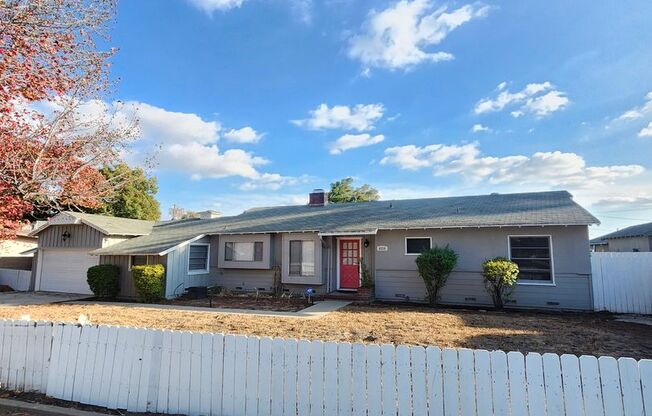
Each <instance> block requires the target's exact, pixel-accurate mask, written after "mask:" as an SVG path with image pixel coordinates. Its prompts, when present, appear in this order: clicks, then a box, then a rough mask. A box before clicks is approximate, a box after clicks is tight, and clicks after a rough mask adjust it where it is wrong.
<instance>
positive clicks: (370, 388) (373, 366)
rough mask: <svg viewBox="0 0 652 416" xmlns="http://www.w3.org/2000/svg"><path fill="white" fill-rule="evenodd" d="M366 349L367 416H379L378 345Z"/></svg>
mask: <svg viewBox="0 0 652 416" xmlns="http://www.w3.org/2000/svg"><path fill="white" fill-rule="evenodd" d="M366 349H367V406H368V412H369V413H368V414H369V416H380V415H382V414H383V411H382V406H381V404H382V386H381V369H380V365H381V364H380V355H381V354H380V345H368V346H367V347H366Z"/></svg>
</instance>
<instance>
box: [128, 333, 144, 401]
mask: <svg viewBox="0 0 652 416" xmlns="http://www.w3.org/2000/svg"><path fill="white" fill-rule="evenodd" d="M134 332H135V335H134V339H133V346H132V351H133V353H132V356H131V363H130V369H131V374H130V375H129V384H128V386H129V395H128V396H127V410H130V411H134V410H137V409H138V396H139V395H140V385H141V383H140V378H141V377H142V370H143V356H144V344H145V333H146V332H147V331H146V330H143V329H134Z"/></svg>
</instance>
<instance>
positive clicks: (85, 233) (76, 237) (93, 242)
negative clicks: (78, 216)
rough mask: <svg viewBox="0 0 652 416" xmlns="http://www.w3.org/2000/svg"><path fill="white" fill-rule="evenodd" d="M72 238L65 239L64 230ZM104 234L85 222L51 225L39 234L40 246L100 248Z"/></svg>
mask: <svg viewBox="0 0 652 416" xmlns="http://www.w3.org/2000/svg"><path fill="white" fill-rule="evenodd" d="M66 231H67V232H68V233H70V238H68V239H67V240H66V241H63V238H62V235H63V233H64V232H66ZM103 238H104V234H102V233H101V232H100V231H98V230H96V229H95V228H92V227H89V226H88V225H85V224H65V225H51V226H49V227H48V228H46V229H45V230H43V231H42V232H40V233H39V234H38V247H39V248H89V249H90V248H100V247H102V241H103Z"/></svg>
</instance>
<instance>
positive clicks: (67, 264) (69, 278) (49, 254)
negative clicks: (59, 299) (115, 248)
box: [38, 249, 100, 294]
mask: <svg viewBox="0 0 652 416" xmlns="http://www.w3.org/2000/svg"><path fill="white" fill-rule="evenodd" d="M99 260H100V258H99V256H91V255H89V254H88V250H87V249H85V250H71V249H52V250H43V255H42V256H41V261H42V263H41V265H39V266H38V267H39V269H40V270H41V286H40V288H39V290H42V291H46V292H64V293H82V294H92V292H91V290H90V288H89V287H88V283H86V271H87V270H88V268H89V267H91V266H95V265H97V264H99Z"/></svg>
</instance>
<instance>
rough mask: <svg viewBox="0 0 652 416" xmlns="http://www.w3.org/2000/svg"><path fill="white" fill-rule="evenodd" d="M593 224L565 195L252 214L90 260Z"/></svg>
mask: <svg viewBox="0 0 652 416" xmlns="http://www.w3.org/2000/svg"><path fill="white" fill-rule="evenodd" d="M596 223H599V221H598V220H597V219H596V218H595V217H594V216H593V215H591V214H590V213H589V212H588V211H586V210H585V209H584V208H582V207H581V206H579V205H578V204H577V203H575V202H574V201H573V199H572V196H571V194H569V193H568V192H566V191H555V192H533V193H520V194H491V195H478V196H461V197H446V198H424V199H404V200H392V201H374V202H358V203H347V204H329V205H325V206H320V207H314V206H307V205H294V206H276V207H267V208H255V209H251V210H248V211H245V212H244V213H242V214H240V215H236V216H231V217H222V218H216V219H207V220H190V221H181V222H176V223H167V224H166V223H162V224H157V225H156V226H154V228H153V229H152V233H151V234H149V235H145V236H142V237H137V238H133V239H130V240H127V241H124V242H121V243H118V244H116V245H113V246H110V247H105V248H102V249H98V250H95V251H94V252H93V253H92V254H105V255H108V254H112V255H130V254H160V253H162V252H164V251H165V250H168V249H170V248H172V247H175V246H176V245H178V244H180V243H183V242H185V241H188V240H189V239H192V238H196V237H197V236H200V235H208V234H250V233H277V232H306V231H312V232H319V233H321V234H346V233H358V234H360V233H369V234H374V233H376V232H377V231H378V230H389V229H424V228H464V227H473V228H476V227H507V226H542V225H588V224H596Z"/></svg>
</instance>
